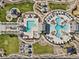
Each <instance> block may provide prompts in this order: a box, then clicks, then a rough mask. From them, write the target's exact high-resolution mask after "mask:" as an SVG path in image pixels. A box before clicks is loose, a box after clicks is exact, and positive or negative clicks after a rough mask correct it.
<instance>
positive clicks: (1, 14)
mask: <svg viewBox="0 0 79 59" xmlns="http://www.w3.org/2000/svg"><path fill="white" fill-rule="evenodd" d="M13 7H16V8H19V9H20V11H21V12H27V11H33V3H30V2H25V3H19V4H6V6H5V7H4V9H0V21H2V22H4V21H6V12H7V11H8V10H10V9H11V8H13Z"/></svg>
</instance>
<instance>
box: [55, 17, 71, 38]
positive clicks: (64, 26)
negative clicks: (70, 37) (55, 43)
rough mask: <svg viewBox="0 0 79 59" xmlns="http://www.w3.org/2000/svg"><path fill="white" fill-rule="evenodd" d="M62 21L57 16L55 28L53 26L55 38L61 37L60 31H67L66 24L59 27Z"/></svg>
mask: <svg viewBox="0 0 79 59" xmlns="http://www.w3.org/2000/svg"><path fill="white" fill-rule="evenodd" d="M62 20H64V19H61V18H60V17H58V16H57V18H56V23H57V24H56V26H55V29H56V37H58V38H60V37H61V36H62V32H61V30H64V31H65V30H67V29H68V28H67V27H69V26H68V25H67V24H65V25H60V23H61V21H62Z"/></svg>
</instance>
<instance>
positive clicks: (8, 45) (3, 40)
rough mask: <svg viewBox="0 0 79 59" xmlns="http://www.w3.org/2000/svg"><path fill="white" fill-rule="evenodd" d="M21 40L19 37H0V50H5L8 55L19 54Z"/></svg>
mask: <svg viewBox="0 0 79 59" xmlns="http://www.w3.org/2000/svg"><path fill="white" fill-rule="evenodd" d="M19 42H20V41H19V39H18V38H17V36H11V35H0V48H3V49H4V51H5V54H6V55H9V54H13V53H18V52H19Z"/></svg>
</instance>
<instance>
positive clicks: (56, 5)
mask: <svg viewBox="0 0 79 59" xmlns="http://www.w3.org/2000/svg"><path fill="white" fill-rule="evenodd" d="M49 7H50V9H51V10H55V9H62V10H66V9H67V8H68V4H59V3H49Z"/></svg>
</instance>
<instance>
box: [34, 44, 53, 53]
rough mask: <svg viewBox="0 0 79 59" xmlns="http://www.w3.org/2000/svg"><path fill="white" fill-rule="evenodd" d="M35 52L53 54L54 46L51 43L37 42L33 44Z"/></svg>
mask: <svg viewBox="0 0 79 59" xmlns="http://www.w3.org/2000/svg"><path fill="white" fill-rule="evenodd" d="M33 53H34V54H52V53H53V47H52V46H50V45H46V46H41V45H40V44H39V43H35V44H34V45H33Z"/></svg>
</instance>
